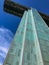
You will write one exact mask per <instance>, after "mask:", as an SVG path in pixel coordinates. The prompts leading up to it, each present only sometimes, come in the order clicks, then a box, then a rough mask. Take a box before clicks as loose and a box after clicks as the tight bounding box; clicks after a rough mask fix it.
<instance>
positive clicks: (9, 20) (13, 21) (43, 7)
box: [0, 0, 49, 34]
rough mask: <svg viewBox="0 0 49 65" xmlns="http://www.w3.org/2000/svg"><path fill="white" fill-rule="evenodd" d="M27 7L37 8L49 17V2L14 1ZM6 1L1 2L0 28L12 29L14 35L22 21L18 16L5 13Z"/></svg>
mask: <svg viewBox="0 0 49 65" xmlns="http://www.w3.org/2000/svg"><path fill="white" fill-rule="evenodd" d="M12 1H14V2H17V3H19V4H22V5H24V6H27V7H32V8H36V9H37V10H38V11H40V12H42V13H45V14H47V15H49V0H12ZM3 5H4V0H0V27H6V28H8V29H10V30H11V31H12V32H13V33H14V34H15V32H16V30H17V28H18V25H19V23H20V21H21V19H20V18H19V17H17V16H14V15H11V14H9V13H6V12H4V10H3Z"/></svg>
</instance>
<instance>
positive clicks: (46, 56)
mask: <svg viewBox="0 0 49 65" xmlns="http://www.w3.org/2000/svg"><path fill="white" fill-rule="evenodd" d="M3 65H49V28H48V26H47V25H46V23H45V22H44V20H43V19H42V17H41V16H40V15H39V13H38V12H37V10H36V9H31V10H28V11H25V13H24V15H23V17H22V19H21V22H20V25H19V27H18V29H17V31H16V34H15V36H14V39H13V41H12V44H11V47H10V49H9V52H8V54H7V57H6V59H5V62H4V64H3Z"/></svg>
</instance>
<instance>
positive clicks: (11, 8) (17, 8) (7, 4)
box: [4, 0, 49, 26]
mask: <svg viewBox="0 0 49 65" xmlns="http://www.w3.org/2000/svg"><path fill="white" fill-rule="evenodd" d="M28 9H31V8H29V7H25V6H22V5H20V4H18V3H15V2H13V1H10V0H5V1H4V11H6V12H8V13H10V14H14V15H16V16H19V17H22V16H23V14H24V11H25V10H28ZM38 12H39V11H38ZM39 14H40V15H41V16H42V18H43V19H44V20H45V22H46V23H47V24H48V26H49V16H48V15H45V14H43V13H41V12H39Z"/></svg>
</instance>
